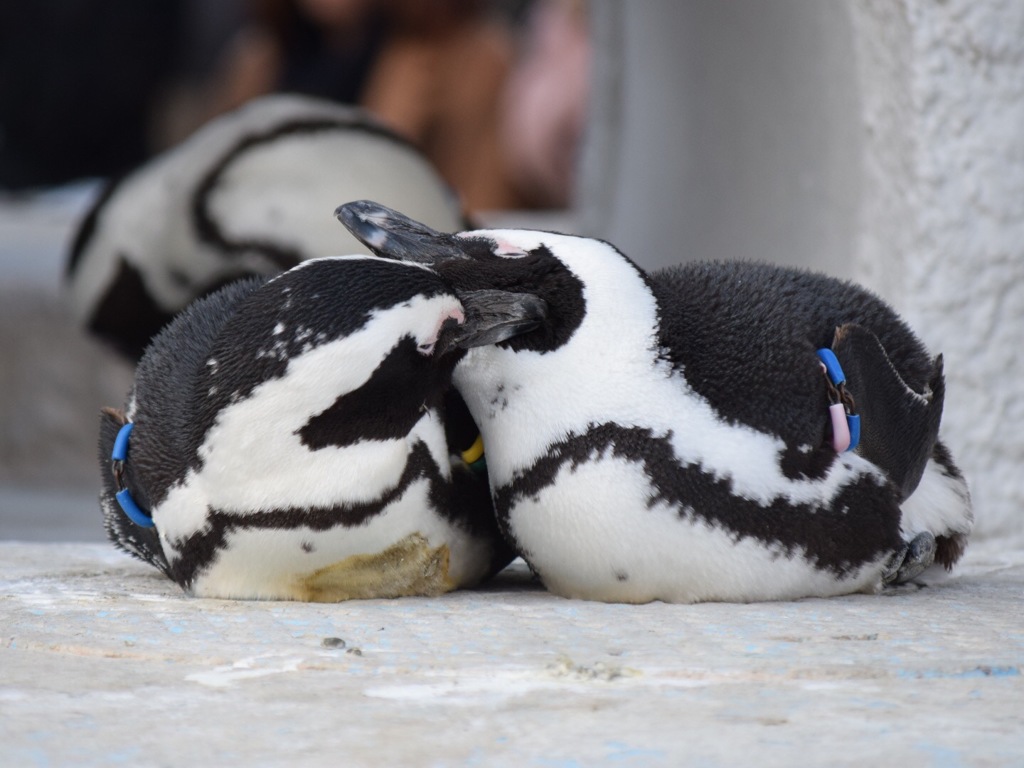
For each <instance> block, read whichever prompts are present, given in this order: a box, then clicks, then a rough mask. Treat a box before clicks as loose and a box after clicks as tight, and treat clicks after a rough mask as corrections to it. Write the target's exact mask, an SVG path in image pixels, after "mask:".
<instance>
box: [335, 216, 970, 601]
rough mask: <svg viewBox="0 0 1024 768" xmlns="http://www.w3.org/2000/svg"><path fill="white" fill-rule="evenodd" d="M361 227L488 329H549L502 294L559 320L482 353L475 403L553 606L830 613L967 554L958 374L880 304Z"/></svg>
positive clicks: (537, 236) (553, 247) (794, 280)
mask: <svg viewBox="0 0 1024 768" xmlns="http://www.w3.org/2000/svg"><path fill="white" fill-rule="evenodd" d="M338 216H339V218H340V219H341V221H342V222H343V223H344V224H345V225H346V226H347V227H348V228H349V229H350V230H351V231H352V232H353V233H354V234H355V235H356V236H357V237H359V238H360V239H362V240H363V242H364V243H366V244H367V245H368V246H370V247H371V248H372V249H373V250H374V251H375V252H376V253H378V254H379V255H382V256H387V257H392V258H399V259H406V260H409V261H418V262H424V263H429V264H431V265H433V267H434V269H435V270H436V271H437V272H438V274H440V275H441V276H442V278H443V279H444V280H445V281H446V282H447V284H448V285H450V286H452V288H453V290H455V292H456V293H457V294H458V295H459V297H460V298H461V299H462V302H463V306H464V307H465V310H466V314H467V317H470V316H474V315H476V314H483V315H485V314H488V313H491V314H497V315H505V318H506V320H505V321H506V322H508V323H512V324H514V323H516V322H522V320H523V318H524V317H525V316H528V315H531V314H532V315H533V316H534V317H536V316H538V311H537V309H536V307H530V306H529V305H528V304H527V303H526V302H524V301H522V300H520V301H518V302H508V301H507V300H504V301H503V302H500V303H496V302H494V301H492V299H491V296H490V293H491V292H493V291H496V292H497V293H498V294H499V295H500V296H501V297H504V298H505V299H507V297H508V296H510V295H517V294H518V295H529V296H533V297H534V298H535V299H536V301H538V302H541V303H542V305H543V309H542V312H540V313H539V314H542V315H543V321H542V322H541V323H540V324H539V325H538V327H536V328H535V329H533V330H532V331H529V332H526V333H523V334H521V335H514V336H512V337H511V338H509V339H506V340H504V341H502V342H500V343H497V344H492V345H489V346H480V347H477V348H473V349H471V350H470V351H469V352H468V353H467V355H466V356H465V357H464V358H463V359H462V360H461V361H460V362H459V364H458V366H457V368H456V371H455V376H454V382H455V386H456V388H457V389H458V390H459V392H460V393H461V394H462V396H463V397H464V398H465V400H466V403H467V405H468V406H469V410H470V411H471V413H472V415H473V417H474V419H475V420H476V422H477V423H478V424H479V425H480V429H481V433H482V436H483V442H484V445H485V448H486V457H487V467H488V471H489V474H490V482H491V488H492V495H493V497H494V501H495V506H496V510H497V514H498V517H499V523H500V524H501V525H502V527H503V530H504V531H505V533H506V534H507V536H508V537H509V538H510V540H511V541H513V542H514V545H515V547H516V548H517V550H518V552H519V553H520V554H521V555H522V556H523V557H524V558H525V559H526V560H527V562H528V563H529V564H530V566H531V567H532V568H533V570H534V571H535V572H536V573H537V574H538V575H539V576H540V578H541V579H542V580H543V581H544V583H545V585H546V586H547V587H548V588H549V589H551V590H552V591H554V592H556V593H558V594H560V595H564V596H567V597H578V598H586V599H593V600H604V601H621V602H634V603H641V602H646V601H650V600H664V601H672V602H697V601H711V600H716V601H757V600H777V599H792V598H800V597H807V596H831V595H839V594H845V593H851V592H857V591H873V590H875V589H877V588H878V587H880V586H882V585H883V584H890V583H900V582H903V581H907V580H909V579H912V578H914V577H915V576H916V575H918V574H919V573H920V572H921V571H922V570H924V569H925V568H927V567H928V566H930V565H931V564H932V563H933V562H937V563H940V564H941V565H943V566H945V567H946V568H947V569H949V568H951V567H952V566H953V564H954V563H955V562H956V561H957V560H958V559H959V557H960V555H961V554H962V552H963V549H964V546H965V544H966V541H967V536H968V534H969V533H970V530H971V527H972V512H971V505H970V499H969V495H968V491H967V486H966V483H965V481H964V478H963V476H962V475H961V473H960V472H959V470H958V469H957V467H956V465H955V464H954V463H953V459H952V457H951V455H950V453H949V451H948V450H947V449H946V447H945V446H944V445H943V444H942V443H941V442H940V441H939V440H938V430H939V421H940V416H941V410H942V402H943V393H944V386H943V375H942V361H941V358H934V359H933V358H932V357H931V356H930V355H929V354H928V352H927V350H926V349H925V348H924V346H923V345H922V343H921V342H920V341H919V340H918V339H917V337H916V336H915V335H914V334H913V333H912V332H911V331H910V329H909V328H908V327H907V326H906V325H905V324H904V322H903V321H902V320H901V319H900V318H899V317H898V316H897V314H896V313H895V312H894V311H893V310H892V309H891V308H890V307H888V306H887V305H886V304H884V303H883V302H882V301H881V300H880V299H878V298H877V297H876V296H874V295H872V294H870V293H869V292H867V291H866V290H864V289H862V288H860V287H857V286H855V285H852V284H850V283H847V282H842V281H839V280H835V279H832V278H829V277H825V276H823V275H818V274H812V273H809V272H803V271H797V270H793V269H785V268H780V267H774V266H767V265H757V264H749V263H703V264H691V265H687V266H679V267H674V268H671V269H667V270H664V271H661V272H655V273H653V274H647V273H645V272H644V271H643V270H641V269H640V268H639V267H637V266H636V265H635V264H634V263H633V262H632V261H630V260H629V259H628V258H627V257H625V256H624V255H623V254H622V253H620V252H619V251H618V250H616V249H615V248H614V247H613V246H611V245H609V244H608V243H605V242H601V241H597V240H592V239H587V238H583V237H572V236H566V235H559V234H552V233H547V232H533V231H525V230H503V231H473V232H464V233H461V234H458V235H448V234H442V233H438V232H433V231H431V230H430V228H429V227H426V226H424V225H422V224H419V223H418V222H415V221H413V220H411V219H409V218H407V217H405V216H403V215H402V214H399V213H397V212H395V211H392V210H389V209H387V208H385V207H383V206H380V205H378V204H376V203H372V202H368V201H360V202H356V203H350V204H347V205H344V206H342V207H341V208H339V209H338ZM495 324H497V321H492V323H491V325H492V326H493V325H495ZM462 343H463V344H464V345H466V346H471V345H473V344H475V343H476V342H475V340H473V339H472V338H470V337H468V336H467V337H465V338H464V339H463V340H462ZM861 420H863V421H861ZM858 433H859V435H858Z"/></svg>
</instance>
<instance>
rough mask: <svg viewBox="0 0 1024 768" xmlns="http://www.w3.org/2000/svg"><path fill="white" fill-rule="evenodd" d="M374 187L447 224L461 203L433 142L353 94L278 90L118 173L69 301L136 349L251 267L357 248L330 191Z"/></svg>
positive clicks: (73, 259)
mask: <svg viewBox="0 0 1024 768" xmlns="http://www.w3.org/2000/svg"><path fill="white" fill-rule="evenodd" d="M362 196H375V197H379V199H381V200H384V201H386V202H389V204H391V205H394V206H398V207H400V208H403V210H409V211H410V212H411V213H412V214H413V215H415V216H418V217H420V218H421V219H422V220H423V221H425V222H428V223H429V224H430V225H431V226H432V227H434V228H437V229H441V230H453V229H459V228H464V226H465V218H464V217H463V213H462V209H461V205H460V203H459V201H458V199H457V198H456V196H455V195H454V193H453V192H452V190H451V189H450V188H449V187H448V185H447V184H446V183H445V182H444V181H443V179H442V178H441V177H440V176H439V174H438V173H437V172H436V171H435V170H434V168H433V166H432V165H431V164H430V163H429V161H428V160H427V159H426V158H425V156H424V155H423V154H422V153H421V152H420V151H419V150H418V149H416V148H415V147H414V146H413V145H412V144H410V143H409V142H408V141H407V140H405V139H403V138H401V137H400V136H398V135H397V134H395V133H394V132H392V131H390V130H389V129H387V128H386V127H384V126H383V125H382V124H381V123H380V122H378V121H376V120H375V119H374V118H373V117H372V116H371V115H369V114H368V113H366V112H365V111H362V110H360V109H357V108H354V107H347V106H343V105H338V104H334V103H331V102H328V101H324V100H320V99H316V98H311V97H306V96H298V95H271V96H266V97H263V98H260V99H256V100H254V101H251V102H249V103H247V104H245V105H244V106H242V107H240V108H239V109H237V110H235V111H233V112H230V113H227V114H225V115H223V116H221V117H218V118H217V119H215V120H213V121H211V122H209V123H207V124H206V125H205V126H203V127H202V128H200V129H199V130H198V131H196V132H195V133H194V134H193V135H192V136H190V137H189V138H188V139H186V140H185V141H184V142H182V143H181V144H180V145H178V146H177V147H174V148H172V149H170V150H168V151H166V152H164V153H163V154H161V155H159V156H157V157H155V158H154V159H152V160H151V161H149V162H148V163H146V164H144V165H142V166H141V167H139V168H138V169H136V170H135V171H133V172H131V173H129V174H127V175H126V176H124V177H122V178H120V179H117V180H114V181H112V182H111V183H109V184H108V185H107V186H106V188H105V189H104V190H103V191H102V193H101V194H99V195H98V196H97V198H96V200H95V202H94V203H93V205H92V207H91V208H90V209H89V210H88V211H87V213H86V214H85V215H84V216H83V218H82V220H81V221H80V223H79V224H78V227H77V231H76V232H75V235H74V238H73V242H72V243H71V247H70V249H69V256H68V259H67V266H66V274H65V282H66V284H67V288H68V291H67V295H68V298H69V305H70V307H71V313H72V315H73V317H74V319H75V321H76V322H77V323H78V324H79V325H80V326H82V327H84V328H85V329H87V330H88V331H89V332H90V333H92V334H94V335H96V336H98V337H99V338H101V339H103V340H105V341H107V342H109V343H111V344H112V345H113V346H114V347H115V348H117V349H118V350H120V351H122V352H123V353H125V354H126V355H127V356H128V357H130V358H132V359H133V360H136V361H137V360H138V357H139V356H140V355H141V353H142V350H143V349H144V348H145V346H146V344H147V343H148V342H149V340H150V339H151V338H152V337H153V335H154V334H155V333H156V332H157V331H158V330H159V329H160V328H161V327H162V326H163V325H165V324H166V323H167V322H169V321H170V319H171V318H172V317H173V316H174V315H175V314H176V313H177V312H179V311H181V310H182V309H183V308H184V307H185V306H187V305H188V303H189V302H191V301H193V300H195V299H197V298H199V297H201V296H204V295H206V294H208V293H211V292H213V291H214V290H216V289H217V288H219V287H221V286H223V285H225V284H227V283H228V282H230V281H232V280H236V279H240V278H242V277H246V276H254V275H261V276H272V275H275V274H278V273H280V272H283V271H284V270H286V269H290V268H291V267H293V266H295V265H296V264H298V263H299V262H300V261H303V260H305V259H308V258H312V257H317V256H333V255H336V254H339V253H355V252H359V251H361V250H363V248H362V246H361V245H360V244H359V243H358V242H357V241H356V240H354V239H353V238H350V237H349V236H348V235H347V233H345V231H344V230H342V229H340V228H339V227H338V226H337V224H336V223H335V221H334V219H333V218H332V217H331V208H330V205H328V207H327V208H323V207H322V205H321V204H320V203H321V201H322V200H327V201H328V203H329V204H330V203H333V202H334V201H336V200H338V199H345V198H355V197H362Z"/></svg>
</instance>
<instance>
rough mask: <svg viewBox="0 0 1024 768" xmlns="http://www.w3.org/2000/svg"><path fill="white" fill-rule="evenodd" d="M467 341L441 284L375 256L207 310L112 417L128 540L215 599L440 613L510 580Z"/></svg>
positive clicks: (117, 511)
mask: <svg viewBox="0 0 1024 768" xmlns="http://www.w3.org/2000/svg"><path fill="white" fill-rule="evenodd" d="M466 323H467V320H466V317H465V313H464V310H463V307H462V305H461V304H460V302H459V300H458V299H457V298H456V297H455V296H454V295H453V294H452V293H451V291H450V290H449V289H448V288H447V287H446V286H445V285H444V283H443V282H442V281H441V280H440V279H439V278H438V277H437V275H435V274H434V273H433V272H431V271H430V270H429V269H428V268H426V267H423V266H420V265H412V264H402V263H399V262H394V261H385V260H381V259H376V258H374V257H371V256H348V257H334V258H321V259H314V260H310V261H307V262H304V263H303V264H301V265H300V266H298V267H296V268H293V269H291V270H289V271H288V272H285V273H283V274H282V275H280V276H277V277H275V278H273V279H270V280H263V279H260V278H250V279H247V280H243V281H239V282H236V283H234V284H232V285H230V286H227V287H225V288H224V289H222V290H221V291H218V292H216V293H214V294H212V295H211V296H209V297H206V298H204V299H201V300H199V301H197V302H195V303H193V304H192V305H191V306H189V307H188V308H187V309H186V310H185V311H184V312H182V313H181V314H180V315H179V316H178V317H176V318H175V319H174V321H173V322H172V323H171V324H170V325H169V326H167V327H166V328H165V329H164V330H163V331H162V332H161V333H160V334H159V335H158V336H157V337H156V338H155V339H154V341H153V343H152V345H151V346H150V347H149V348H148V349H147V351H146V353H145V355H144V356H143V358H142V360H141V362H140V364H139V366H138V369H137V373H136V380H135V384H134V386H133V389H132V392H131V393H130V395H129V398H128V403H127V407H126V408H125V410H124V411H123V412H122V411H118V410H114V409H106V410H105V411H104V413H103V416H102V418H101V430H100V465H101V471H102V477H103V492H102V495H101V499H100V503H101V507H102V510H103V513H104V518H105V524H106V528H107V532H108V534H109V536H110V538H111V539H112V541H113V542H114V543H115V544H116V545H118V546H119V547H121V548H122V549H125V550H127V551H128V552H130V553H132V554H134V555H136V556H137V557H139V558H141V559H143V560H145V561H147V562H149V563H151V564H153V565H154V566H156V567H157V568H159V569H160V570H162V571H163V572H164V573H165V574H166V575H167V576H169V577H170V578H171V579H173V580H174V581H175V582H177V583H178V584H179V585H181V587H182V588H183V589H185V590H186V591H187V592H189V593H191V594H193V595H197V596H201V597H222V598H243V599H245V598H254V599H259V598H263V599H290V600H306V601H338V600H345V599H349V598H370V597H396V596H400V595H435V594H440V593H442V592H445V591H448V590H451V589H454V588H456V587H461V586H468V585H473V584H476V583H478V582H480V581H481V580H482V579H484V578H486V577H487V576H488V575H490V574H492V573H495V572H496V571H497V570H499V569H500V568H502V567H503V566H504V565H506V564H507V563H508V562H509V560H510V559H511V558H512V556H513V555H512V552H511V550H510V549H509V548H508V547H507V546H506V545H505V544H504V543H503V542H502V539H501V536H500V534H499V532H498V530H497V526H496V523H495V520H494V515H493V509H492V506H491V500H490V496H489V493H488V488H487V480H486V474H485V473H477V472H473V471H470V470H469V469H468V468H467V466H466V464H465V463H464V462H463V461H461V460H460V459H459V458H458V456H457V455H456V456H454V457H453V456H452V455H451V453H452V452H453V451H456V450H457V448H460V447H465V446H468V445H469V444H470V442H471V441H472V438H473V437H475V436H476V432H475V427H474V426H473V424H472V420H471V418H470V417H469V414H468V412H467V411H466V409H465V405H464V404H463V402H462V401H461V399H460V398H459V397H458V396H457V395H456V394H455V393H454V392H453V391H452V390H451V387H450V383H451V375H452V369H453V368H454V366H455V364H456V362H457V361H458V359H459V358H460V357H461V356H462V355H463V354H464V353H463V352H462V350H461V349H460V348H459V347H458V346H456V345H455V344H454V340H455V339H457V338H459V339H461V338H462V337H463V336H464V335H466V334H467V328H466ZM534 325H535V323H533V324H532V325H531V324H530V322H523V323H520V325H519V326H518V327H517V328H518V329H523V330H529V329H530V328H532V327H533V326H534ZM505 327H506V328H507V329H508V330H507V332H508V333H509V334H511V333H515V332H518V331H517V329H514V328H513V327H512V325H511V324H507V323H506V325H505ZM478 333H479V335H480V337H481V338H482V339H488V338H499V336H495V335H494V334H488V333H487V332H486V330H485V329H482V328H479V329H477V330H474V331H472V332H471V333H470V335H477V334H478ZM464 344H465V342H464ZM467 434H468V435H470V437H469V439H468V440H467Z"/></svg>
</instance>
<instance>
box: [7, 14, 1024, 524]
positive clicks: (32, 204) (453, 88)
mask: <svg viewBox="0 0 1024 768" xmlns="http://www.w3.org/2000/svg"><path fill="white" fill-rule="evenodd" d="M269 93H304V94H310V95H315V96H319V97H322V98H325V99H329V100H332V101H335V102H339V103H343V104H352V105H358V106H361V107H364V108H366V109H367V110H369V111H370V112H372V113H373V114H374V115H376V116H377V117H378V118H379V119H380V120H381V121H383V122H384V123H385V124H387V125H388V126H390V127H391V128H392V129H393V130H395V131H396V132H398V133H400V134H401V135H403V136H405V137H406V138H407V139H408V140H409V141H411V142H412V143H413V144H414V145H415V146H416V147H418V148H419V149H420V150H421V151H422V153H423V155H424V156H425V157H426V158H427V159H428V160H429V162H430V163H431V164H433V166H434V167H435V168H436V169H437V171H438V173H440V175H441V176H442V177H443V178H444V179H445V180H446V181H447V183H448V184H449V185H450V186H451V187H452V189H453V190H454V191H455V193H456V194H457V195H458V197H459V200H460V201H461V204H462V207H463V210H464V211H465V212H466V213H468V214H469V215H470V216H471V217H472V218H473V220H475V221H478V222H480V223H483V224H495V225H511V226H531V227H537V228H543V229H557V230H560V231H570V232H576V233H580V234H586V235H589V236H595V237H601V238H604V239H607V240H610V241H611V242H613V243H615V244H616V245H618V246H619V247H620V248H621V249H622V250H624V251H625V252H626V253H627V254H628V255H630V256H631V257H632V258H634V259H635V260H636V261H637V262H639V263H640V264H641V265H642V266H644V267H647V268H656V267H658V266H663V265H667V264H672V263H677V262H679V261H683V260H687V259H709V258H713V259H730V258H742V259H756V260H765V261H771V262H775V263H780V264H791V265H800V266H805V267H809V268H813V269H817V270H821V271H824V272H828V273H830V274H834V275H837V276H840V277H847V278H852V279H856V280H858V281H860V282H863V283H865V284H866V285H868V287H870V288H872V289H874V290H875V291H877V292H879V293H880V294H882V295H883V296H884V297H885V298H886V299H888V300H889V301H890V302H892V303H893V304H894V305H895V306H896V307H897V309H899V310H900V311H901V312H902V313H903V314H904V316H905V317H906V318H907V319H908V321H909V322H910V323H911V324H912V325H913V326H914V327H915V329H916V330H917V331H918V332H919V333H920V334H921V336H922V337H923V338H924V339H925V340H926V342H927V343H928V344H929V345H930V346H931V347H932V348H933V350H935V351H942V352H943V353H944V354H945V360H946V372H947V380H948V384H949V392H948V394H947V406H946V416H945V428H944V434H945V436H946V440H947V442H948V443H949V444H950V446H951V448H952V449H953V451H954V453H955V455H956V456H957V458H958V461H959V463H960V464H961V466H962V467H963V468H964V470H965V472H966V473H967V475H968V479H969V480H970V481H971V485H972V492H973V494H974V496H975V502H976V506H977V512H978V516H979V532H980V534H981V535H988V536H993V535H1007V534H1017V533H1020V532H1021V531H1022V530H1024V522H1022V518H1024V512H1022V509H1024V473H1022V471H1021V467H1022V466H1024V430H1022V429H1021V427H1024V391H1022V390H1024V384H1022V382H1024V362H1022V358H1021V355H1020V354H1019V349H1020V348H1021V344H1022V342H1024V3H1020V2H1018V1H1017V0H947V2H944V3H941V4H939V3H934V2H931V1H930V0H830V2H827V3H823V2H820V1H819V0H772V2H763V1H762V0H730V2H711V1H710V0H631V2H629V3H625V2H620V1H619V0H506V1H501V0H218V2H215V3H211V2H203V0H146V2H137V0H34V2H31V3H13V2H8V3H2V4H0V395H2V400H0V462H2V463H0V537H2V538H22V539H37V540H38V539H50V540H59V539H90V540H102V538H103V533H102V530H101V528H100V523H99V521H100V515H99V510H98V508H97V505H96V502H95V493H96V487H97V482H98V481H97V469H96V457H95V455H94V454H95V449H94V443H95V431H96V421H97V412H98V409H99V408H100V407H101V406H103V405H120V404H121V403H122V402H123V400H124V396H125V393H126V392H127V390H128V388H129V387H130V384H131V363H130V362H128V361H127V360H125V359H123V358H122V357H120V356H118V355H117V354H116V353H114V352H112V351H110V350H109V349H107V348H106V347H104V346H103V345H101V344H99V343H98V342H96V341H95V340H93V339H92V338H90V337H89V336H88V335H87V334H86V333H85V332H84V331H82V330H80V329H79V328H78V327H77V326H76V324H75V323H74V322H73V321H72V320H71V318H70V316H69V313H68V311H67V307H66V303H67V301H66V293H65V286H64V269H65V264H66V261H67V258H68V247H69V243H70V241H71V239H72V237H73V235H74V232H75V230H76V228H77V226H78V224H79V222H80V220H81V218H82V216H83V215H84V213H85V211H86V210H87V209H88V207H89V206H90V204H91V203H92V202H93V200H95V198H96V196H97V195H98V194H99V192H100V190H101V188H102V185H103V182H104V180H106V179H111V178H116V177H118V176H121V175H123V174H125V173H127V172H128V171H130V170H131V169H132V168H134V167H136V166H138V165H139V164H140V163H144V162H146V161H147V160H149V159H151V158H153V157H156V156H158V155H160V153H163V152H165V151H167V150H169V149H171V148H173V147H175V146H177V145H178V144H179V143H180V142H182V141H184V140H186V139H187V138H188V137H189V136H191V135H193V134H194V132H195V131H196V130H198V129H200V128H201V127H202V126H204V125H205V124H207V123H208V121H210V120H211V119H214V118H216V117H217V116H218V115H222V114H224V113H225V112H227V111H229V110H231V109H233V108H236V107H238V106H240V105H242V104H244V103H246V102H248V101H249V100H251V99H253V98H255V97H258V96H261V95H265V94H269ZM339 202H342V201H328V202H327V205H328V206H330V207H333V206H334V205H336V204H337V203H339Z"/></svg>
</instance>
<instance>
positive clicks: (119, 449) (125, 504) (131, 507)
mask: <svg viewBox="0 0 1024 768" xmlns="http://www.w3.org/2000/svg"><path fill="white" fill-rule="evenodd" d="M134 427H135V424H134V423H132V422H129V423H127V424H125V425H124V426H122V427H121V429H120V431H118V433H117V437H116V438H114V450H113V451H111V454H110V459H111V462H112V469H113V473H114V483H115V484H116V485H117V489H118V490H117V493H115V494H114V498H115V499H117V503H118V504H120V505H121V509H122V510H124V513H125V514H126V515H128V519H129V520H131V521H132V522H133V523H135V524H136V525H140V526H142V527H143V528H152V527H153V526H154V523H153V516H152V515H150V514H149V513H148V512H145V511H144V510H143V509H142V507H140V506H139V505H138V504H137V503H136V502H135V499H133V498H132V494H131V491H129V490H128V488H126V487H125V483H124V463H125V462H126V461H127V460H128V437H129V435H131V433H132V429H133V428H134Z"/></svg>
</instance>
